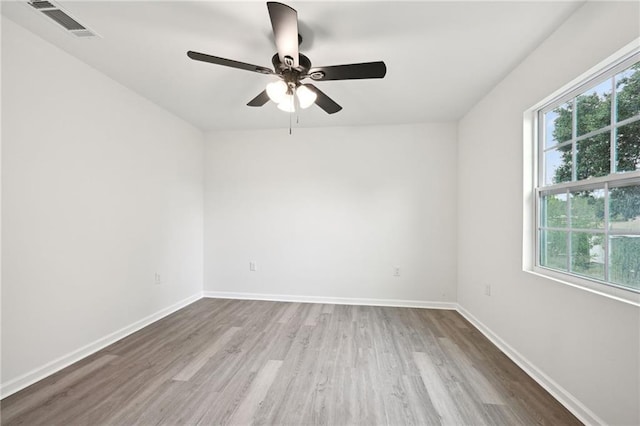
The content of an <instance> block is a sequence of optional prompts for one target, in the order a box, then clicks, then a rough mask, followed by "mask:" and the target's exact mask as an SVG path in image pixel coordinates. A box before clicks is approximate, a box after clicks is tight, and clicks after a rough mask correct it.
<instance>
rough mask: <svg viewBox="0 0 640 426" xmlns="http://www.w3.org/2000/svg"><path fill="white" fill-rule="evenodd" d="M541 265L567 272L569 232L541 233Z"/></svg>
mask: <svg viewBox="0 0 640 426" xmlns="http://www.w3.org/2000/svg"><path fill="white" fill-rule="evenodd" d="M540 265H542V266H546V267H548V268H553V269H560V270H562V271H566V270H567V232H564V231H546V230H542V231H540Z"/></svg>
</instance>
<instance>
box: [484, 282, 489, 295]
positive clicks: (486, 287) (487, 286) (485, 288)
mask: <svg viewBox="0 0 640 426" xmlns="http://www.w3.org/2000/svg"><path fill="white" fill-rule="evenodd" d="M484 294H485V295H486V296H491V284H487V285H485V286H484Z"/></svg>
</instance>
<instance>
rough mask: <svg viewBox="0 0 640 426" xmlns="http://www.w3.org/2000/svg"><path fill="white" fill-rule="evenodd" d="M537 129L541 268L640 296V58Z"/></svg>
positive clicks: (568, 101)
mask: <svg viewBox="0 0 640 426" xmlns="http://www.w3.org/2000/svg"><path fill="white" fill-rule="evenodd" d="M537 123H538V124H537V126H538V132H537V135H538V136H537V138H538V141H537V145H538V150H537V152H538V155H537V162H538V168H537V170H538V176H537V185H536V224H537V227H536V228H537V229H536V234H537V235H536V238H535V241H536V243H535V245H536V252H535V253H536V262H535V264H536V267H537V269H538V270H540V269H541V270H542V271H552V272H555V273H560V274H562V275H563V276H565V277H568V278H572V279H575V278H578V280H583V281H584V280H587V281H589V282H591V283H597V285H605V286H612V287H618V288H622V289H625V290H628V291H632V292H636V293H640V53H636V54H635V55H633V56H631V57H627V59H626V60H624V61H622V62H619V63H617V64H615V65H614V66H612V67H609V68H608V69H607V70H605V71H604V72H602V73H600V74H598V75H597V76H595V77H594V78H592V79H590V80H588V81H587V82H584V83H583V84H581V85H579V86H578V87H575V88H574V89H573V90H571V91H569V92H566V93H565V94H564V95H562V96H561V97H559V98H556V100H554V101H552V102H550V103H549V104H547V105H546V106H544V107H542V108H541V109H539V110H537Z"/></svg>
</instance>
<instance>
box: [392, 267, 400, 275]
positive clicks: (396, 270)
mask: <svg viewBox="0 0 640 426" xmlns="http://www.w3.org/2000/svg"><path fill="white" fill-rule="evenodd" d="M393 276H394V277H399V276H400V267H399V266H396V267H394V268H393Z"/></svg>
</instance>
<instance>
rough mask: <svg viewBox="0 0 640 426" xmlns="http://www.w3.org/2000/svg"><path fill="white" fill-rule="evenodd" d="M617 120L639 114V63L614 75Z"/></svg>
mask: <svg viewBox="0 0 640 426" xmlns="http://www.w3.org/2000/svg"><path fill="white" fill-rule="evenodd" d="M616 104H617V105H616V106H617V116H618V121H622V120H626V119H627V118H629V117H633V116H634V115H636V114H640V63H637V64H635V65H633V66H631V67H629V68H627V69H626V70H625V71H623V72H621V73H620V74H618V75H616Z"/></svg>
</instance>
